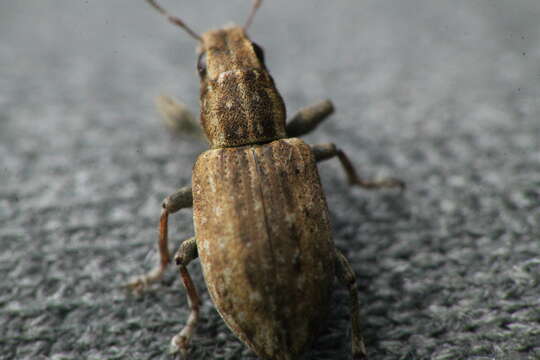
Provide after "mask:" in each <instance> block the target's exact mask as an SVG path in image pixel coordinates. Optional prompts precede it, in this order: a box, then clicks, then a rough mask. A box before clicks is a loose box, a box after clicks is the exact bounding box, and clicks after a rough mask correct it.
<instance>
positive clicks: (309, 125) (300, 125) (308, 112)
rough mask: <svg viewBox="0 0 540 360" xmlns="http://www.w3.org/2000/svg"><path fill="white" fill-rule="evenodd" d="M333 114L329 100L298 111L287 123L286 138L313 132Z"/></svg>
mask: <svg viewBox="0 0 540 360" xmlns="http://www.w3.org/2000/svg"><path fill="white" fill-rule="evenodd" d="M333 112H334V105H333V104H332V102H331V101H330V100H323V101H320V102H318V103H315V104H313V105H310V106H307V107H305V108H302V109H300V110H298V112H297V113H296V114H295V115H294V116H293V117H292V119H291V120H289V121H288V122H287V128H286V131H287V136H288V137H299V136H302V135H305V134H307V133H308V132H310V131H312V130H314V129H315V128H316V127H317V126H318V125H319V124H320V123H321V122H323V121H324V120H325V119H326V118H327V117H328V116H330V115H331V114H332V113H333Z"/></svg>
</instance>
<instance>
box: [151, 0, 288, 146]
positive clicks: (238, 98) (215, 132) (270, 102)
mask: <svg viewBox="0 0 540 360" xmlns="http://www.w3.org/2000/svg"><path fill="white" fill-rule="evenodd" d="M147 1H148V2H149V3H150V4H151V5H152V6H153V7H155V8H156V9H157V10H158V11H160V12H161V13H162V14H163V15H165V16H167V18H168V19H169V21H171V22H172V23H174V24H176V25H178V26H181V27H182V28H184V29H185V30H186V31H187V32H188V33H189V34H190V35H191V36H192V37H194V38H195V39H197V40H198V41H199V48H198V53H199V58H198V62H197V70H198V72H199V76H200V80H201V97H200V99H201V125H202V127H203V129H204V132H205V134H206V137H207V139H208V141H209V142H210V145H211V146H212V147H213V148H217V147H231V146H241V145H247V144H257V143H264V142H268V141H271V140H275V139H280V138H284V137H285V136H286V133H285V117H286V115H285V105H284V103H283V99H282V98H281V96H280V94H279V92H278V91H277V89H276V87H275V84H274V80H273V79H272V77H271V76H270V74H269V73H268V71H267V69H266V65H265V62H264V51H263V49H262V48H261V47H260V46H259V45H257V44H256V43H254V42H252V41H251V40H250V39H249V37H248V36H247V34H246V29H247V27H248V26H249V25H250V24H251V22H252V19H253V16H254V14H255V12H256V10H257V8H258V7H259V6H260V3H261V0H256V1H255V2H254V6H253V8H252V10H251V13H250V15H249V17H248V20H247V22H246V25H245V26H244V27H240V26H231V27H226V28H222V29H218V30H211V31H207V32H205V33H204V34H202V36H199V35H198V34H197V33H195V32H194V31H193V30H191V29H190V28H189V27H187V26H186V25H185V23H184V22H183V21H181V20H180V19H178V18H176V17H174V16H171V15H169V14H168V13H167V12H166V11H165V10H163V9H162V8H161V7H160V6H159V5H157V4H156V3H155V0H147Z"/></svg>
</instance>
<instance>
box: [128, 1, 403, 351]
mask: <svg viewBox="0 0 540 360" xmlns="http://www.w3.org/2000/svg"><path fill="white" fill-rule="evenodd" d="M146 1H147V2H148V3H149V4H150V5H152V6H153V7H154V8H155V9H157V10H158V11H159V12H160V13H161V14H162V15H164V16H166V17H167V18H168V20H169V21H170V22H172V23H173V24H176V25H178V26H180V27H182V28H183V29H184V30H186V31H187V32H188V33H189V34H190V35H191V36H192V37H193V38H195V39H196V40H197V41H198V42H199V47H198V53H199V58H198V63H197V71H198V73H199V77H200V85H201V88H200V105H201V115H200V123H201V125H202V128H203V130H204V134H205V136H206V138H207V140H208V142H209V145H210V149H209V150H207V151H205V152H204V153H202V154H201V155H199V157H198V158H197V160H196V163H195V165H194V167H193V173H192V185H191V186H186V187H183V188H181V189H179V190H178V191H177V192H175V193H174V194H172V195H170V196H168V197H167V198H165V200H164V201H163V204H162V210H161V217H160V221H159V232H160V235H159V240H158V248H159V252H160V262H159V264H158V266H157V267H156V268H155V269H154V270H153V271H151V272H150V273H148V274H146V275H145V276H142V277H139V278H138V279H136V280H134V281H133V282H131V283H129V284H128V286H129V287H130V288H131V289H133V290H135V291H141V290H144V289H145V288H146V287H148V286H149V284H151V283H153V282H156V281H159V280H160V279H161V278H162V276H163V274H164V271H165V269H166V267H167V265H168V264H169V263H170V262H171V259H170V255H169V250H168V230H167V228H168V219H169V215H170V214H172V213H175V212H177V211H179V210H180V209H184V208H189V207H193V220H194V228H195V236H194V237H192V238H190V239H187V240H185V241H183V242H182V243H181V245H180V248H179V250H178V251H177V253H176V255H175V257H174V260H175V262H176V264H177V265H178V266H179V272H180V277H181V279H182V281H183V283H184V286H185V288H186V291H187V296H188V300H189V301H188V303H189V304H190V315H189V317H188V320H187V323H186V324H185V326H184V327H183V329H182V330H181V331H180V332H179V333H178V334H177V335H176V336H174V337H173V339H172V342H171V347H172V349H173V350H174V351H179V352H181V353H183V354H186V353H187V350H188V346H189V343H190V339H191V337H192V335H193V332H194V330H195V327H196V324H197V321H198V318H199V307H200V303H201V302H200V299H199V296H198V294H197V291H196V288H195V286H194V284H193V281H192V279H191V277H190V274H189V272H188V269H187V266H188V264H189V263H190V262H191V261H192V260H194V259H196V258H197V257H198V258H199V259H200V263H201V266H202V270H203V276H204V279H205V282H206V285H207V288H208V291H209V293H210V296H211V298H212V300H213V302H214V304H215V306H216V308H217V310H218V312H219V314H220V315H221V317H222V318H223V320H224V321H225V323H226V324H227V325H228V327H229V328H230V329H231V331H232V332H233V333H234V334H236V335H237V336H238V338H240V339H241V340H242V341H243V342H244V343H245V344H247V346H249V347H250V348H251V349H252V350H253V351H254V352H255V353H256V354H257V355H258V356H259V357H260V358H262V359H271V360H292V359H298V358H299V356H300V354H301V353H302V352H303V350H304V349H305V348H306V346H307V345H308V344H310V343H311V342H313V341H314V340H315V339H316V337H317V335H318V334H319V331H320V330H321V326H322V324H324V321H325V318H326V317H327V314H328V309H329V306H330V304H329V300H330V295H331V290H332V287H333V279H334V277H337V278H338V280H340V282H341V283H342V284H344V285H345V286H347V287H348V291H349V297H350V311H351V319H352V321H351V322H352V355H353V358H354V359H367V353H366V348H365V345H364V341H363V338H362V334H361V319H360V308H359V301H358V290H357V285H356V277H355V274H354V271H353V269H352V267H351V265H350V264H349V262H348V260H347V259H346V258H345V256H344V255H343V254H342V253H341V252H340V251H339V250H338V249H337V248H335V247H334V244H333V240H332V236H331V230H330V221H329V215H328V209H327V204H326V200H325V196H324V193H323V189H322V187H321V181H320V179H319V174H318V172H317V163H318V162H320V161H323V160H327V159H330V158H333V157H337V158H338V159H339V161H340V162H341V164H342V166H343V168H344V170H345V172H346V174H347V177H348V181H349V183H350V184H351V185H357V186H361V187H364V188H370V189H373V188H381V187H401V188H403V186H404V183H403V182H401V181H400V180H397V179H390V178H389V179H382V180H379V181H366V180H363V179H361V178H360V177H359V176H358V175H357V173H356V171H355V169H354V167H353V165H352V164H351V162H350V161H349V159H348V157H347V155H346V154H345V153H344V152H343V151H342V150H340V149H339V148H338V147H337V146H336V145H335V144H331V143H330V144H323V145H314V146H310V145H308V144H306V143H305V142H304V141H302V140H301V139H299V138H298V137H299V136H301V135H304V134H306V133H308V132H309V131H311V130H313V129H314V128H315V127H316V126H317V125H318V124H319V123H320V122H321V121H323V120H324V119H325V118H327V117H328V115H330V114H331V113H332V112H333V110H334V109H333V105H332V103H331V102H330V101H328V100H327V101H323V102H320V103H318V104H315V105H312V106H310V107H307V108H304V109H303V110H300V111H299V112H298V113H297V114H296V115H295V116H294V117H293V118H292V119H291V120H290V121H288V122H287V121H286V112H285V105H284V102H283V99H282V98H281V95H280V94H279V92H278V91H277V89H276V86H275V84H274V80H273V78H272V77H271V76H270V74H269V72H268V70H267V68H266V64H265V59H264V51H263V49H262V48H261V47H260V46H259V45H257V44H256V43H255V42H253V41H251V40H250V39H249V37H248V35H247V33H246V32H247V29H248V27H249V25H250V24H251V22H252V19H253V16H254V14H255V12H256V10H257V8H258V7H259V6H260V3H261V1H260V0H256V1H254V5H253V7H252V10H251V12H250V15H249V17H248V20H247V22H246V24H245V25H244V26H242V27H241V26H229V27H225V28H222V29H218V30H211V31H207V32H205V33H203V34H202V36H200V35H198V34H197V33H196V32H194V31H193V30H191V28H189V27H188V26H187V25H186V24H185V23H184V22H183V21H182V20H180V19H179V18H178V17H175V16H172V15H170V14H169V13H168V12H167V11H166V10H164V9H163V8H162V7H161V6H160V5H158V4H157V3H156V2H155V0H146ZM188 118H189V117H188Z"/></svg>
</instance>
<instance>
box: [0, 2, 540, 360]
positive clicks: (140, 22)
mask: <svg viewBox="0 0 540 360" xmlns="http://www.w3.org/2000/svg"><path fill="white" fill-rule="evenodd" d="M59 4H60V3H59V2H56V1H52V0H42V1H39V2H38V1H36V2H29V1H25V2H22V1H3V2H2V3H1V5H0V20H1V21H0V39H1V43H2V46H1V47H0V69H1V71H0V85H1V86H0V245H1V249H2V250H1V251H0V274H1V276H0V359H6V360H7V359H55V360H60V359H169V358H170V357H169V355H167V351H168V346H169V342H170V339H171V338H172V336H173V335H174V334H176V333H177V332H178V331H179V330H180V329H181V326H182V324H183V323H184V322H185V321H186V318H187V315H188V308H187V303H186V297H185V291H184V290H183V288H182V284H181V282H180V281H179V279H178V273H177V272H176V271H174V269H173V268H172V267H171V269H170V271H169V272H168V273H167V274H166V276H165V279H164V281H163V282H162V283H161V284H159V285H158V286H155V287H154V288H153V289H152V290H151V291H149V292H148V293H146V294H145V295H143V296H139V297H137V296H130V295H128V294H127V293H126V292H125V291H124V290H123V289H122V287H121V285H122V284H123V283H125V282H127V281H128V280H130V279H131V278H132V277H134V276H137V275H140V274H143V273H144V272H146V271H148V270H150V269H151V268H152V267H153V266H154V264H155V263H156V262H157V259H158V254H157V252H156V250H155V242H156V238H157V223H158V218H159V211H160V203H161V200H162V199H163V198H164V197H165V196H166V195H168V194H170V193H172V192H173V191H174V190H175V189H177V188H179V187H181V186H184V185H186V184H189V182H190V181H191V167H192V165H193V163H194V160H195V158H196V157H197V155H198V154H199V153H201V152H202V151H203V150H205V149H206V146H205V144H203V143H201V142H200V141H198V140H196V139H193V138H190V137H173V136H171V135H170V134H168V133H167V130H166V129H165V127H164V126H163V125H162V124H161V123H160V121H159V117H158V115H157V113H156V111H155V109H154V105H153V99H154V97H156V96H157V95H159V94H160V93H165V94H169V95H173V96H175V97H177V98H180V99H181V100H182V101H183V102H185V103H186V104H187V105H188V106H189V107H190V108H192V109H193V111H198V110H197V109H198V92H199V88H198V86H199V85H198V78H197V74H196V62H197V57H196V54H195V47H196V43H195V41H194V40H193V39H192V38H191V37H189V36H188V35H187V34H185V33H184V32H183V31H182V30H181V29H179V28H175V27H174V26H172V25H171V24H169V23H167V22H166V21H165V19H164V18H162V17H161V16H160V15H159V14H158V13H157V12H155V11H154V10H152V9H151V8H150V7H149V6H148V5H147V4H145V2H144V1H142V0H141V1H127V0H124V1H104V0H94V1H69V2H67V1H65V2H62V3H61V6H59ZM162 5H163V6H164V7H166V8H168V9H170V11H171V12H172V13H174V14H177V15H179V16H180V17H181V18H182V19H183V20H185V21H186V23H188V24H189V25H190V26H191V27H193V28H194V29H195V30H196V31H204V30H206V29H210V28H216V27H219V26H222V25H223V24H226V23H227V22H230V21H234V22H236V23H240V24H241V23H243V22H244V21H245V17H246V16H247V13H248V9H249V6H251V2H250V1H248V0H228V1H209V0H204V1H180V2H179V1H176V2H175V1H163V4H162ZM539 18H540V3H539V2H538V1H537V0H519V1H513V2H508V1H503V0H493V1H488V0H485V1H453V0H452V1H451V0H442V1H436V2H433V1H427V0H411V1H399V0H390V1H379V0H366V1H355V0H345V1H339V2H336V1H323V0H312V1H309V0H295V1H286V0H273V1H266V2H263V5H262V7H261V9H260V11H259V13H258V14H257V16H256V17H255V19H254V23H253V25H252V27H251V29H250V30H249V33H250V36H251V37H252V39H253V40H254V41H256V42H257V43H258V44H259V45H260V46H261V47H263V48H264V49H265V52H266V59H267V64H268V68H269V69H270V72H271V73H272V75H273V77H274V79H275V81H276V84H277V87H278V89H279V90H280V91H281V94H282V96H283V98H284V100H285V103H286V105H287V110H288V114H289V116H292V115H293V113H294V112H295V111H296V110H297V109H299V108H301V107H303V106H306V105H308V104H310V103H314V102H316V101H319V100H322V99H325V98H331V99H332V100H333V101H334V104H335V106H336V114H335V115H333V116H332V117H331V118H329V119H328V120H327V121H325V122H324V123H323V124H322V125H321V126H319V128H318V129H317V130H316V131H315V132H313V133H312V134H310V135H308V136H306V137H304V139H305V141H306V142H308V143H310V144H317V143H327V142H335V143H336V144H337V145H338V146H339V147H340V148H342V149H343V150H344V151H345V152H346V153H347V154H348V156H349V157H350V158H351V160H352V161H353V162H354V164H355V165H356V166H357V168H358V170H359V173H360V174H362V175H363V176H364V177H366V178H377V177H379V178H380V177H386V176H392V177H398V178H401V179H403V180H404V181H406V183H407V185H408V187H407V190H406V191H405V192H404V193H402V194H400V193H399V191H394V190H380V191H366V190H362V189H357V188H349V187H348V185H347V184H346V177H345V174H344V173H343V172H342V169H341V167H340V165H339V162H338V161H337V160H329V161H326V162H324V163H322V164H321V165H320V166H319V169H320V173H321V177H322V182H323V187H324V189H325V192H326V196H327V200H328V204H329V208H330V212H331V222H332V227H333V234H334V242H335V244H336V246H337V247H338V248H339V249H341V250H342V251H343V252H344V253H345V255H346V256H347V258H348V259H349V260H350V262H351V264H352V266H353V268H354V270H355V272H356V274H357V277H358V287H359V290H360V299H361V303H362V314H363V321H364V333H365V338H366V345H367V347H368V351H369V354H370V356H371V357H370V359H372V360H398V359H399V360H420V359H435V360H450V359H452V360H453V359H475V360H488V359H497V360H514V359H516V360H535V359H540V225H539V224H540V140H539V138H540V102H539V100H538V99H540V87H539V84H540V67H539V63H540V62H539V61H538V59H539V58H540V46H539V44H540V23H539V22H538V19H539ZM191 215H192V214H191V211H190V210H182V211H180V212H179V213H177V214H175V215H174V216H172V217H171V219H170V231H169V233H170V239H171V249H173V248H176V247H177V246H178V244H179V243H180V241H181V240H183V239H186V238H189V237H190V236H192V234H193V223H192V218H191ZM189 268H190V271H191V273H192V275H193V277H194V281H195V282H196V285H197V288H198V289H199V292H200V293H201V296H202V299H203V304H202V307H201V320H200V324H199V327H198V329H197V332H196V335H195V337H194V339H193V344H192V345H193V346H192V350H191V353H190V354H191V357H190V359H194V360H198V359H255V357H254V356H253V354H252V353H251V352H249V350H247V348H246V347H245V346H244V345H243V344H242V343H240V342H239V341H238V340H237V339H236V338H235V337H234V335H232V333H231V332H230V331H229V330H228V329H227V327H226V326H225V324H224V322H223V321H222V320H221V318H220V317H219V315H218V314H217V312H216V311H215V309H214V307H213V305H212V303H211V301H210V299H209V295H208V292H207V290H206V288H205V285H204V282H203V279H202V275H201V270H200V264H199V262H198V260H197V261H195V262H194V263H193V264H192V265H190V267H189ZM350 357H351V354H350V318H349V311H348V297H347V290H346V289H345V288H344V287H342V286H340V285H339V284H338V283H337V282H336V291H335V293H334V295H333V299H332V307H331V310H330V318H329V321H328V324H327V326H326V330H325V331H324V332H323V333H322V334H321V336H320V338H319V339H318V340H317V341H316V343H315V344H313V346H312V347H311V348H310V349H308V351H307V353H306V356H305V359H314V360H330V359H331V360H340V359H350Z"/></svg>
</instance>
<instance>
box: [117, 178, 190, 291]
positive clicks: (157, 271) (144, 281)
mask: <svg viewBox="0 0 540 360" xmlns="http://www.w3.org/2000/svg"><path fill="white" fill-rule="evenodd" d="M191 206H193V194H192V190H191V186H184V187H183V188H181V189H179V190H178V191H176V192H175V193H174V194H172V195H170V196H167V197H166V198H165V200H163V203H162V205H161V207H162V209H161V216H160V219H159V238H158V249H159V255H160V260H159V263H158V265H157V266H156V267H155V268H154V269H153V270H151V271H150V272H149V273H147V274H146V275H143V276H141V277H138V278H137V279H135V280H133V281H131V282H129V283H128V284H126V286H127V287H128V288H129V289H131V290H133V291H135V292H141V291H144V290H145V289H146V288H148V286H150V285H151V284H152V283H154V282H157V281H160V280H161V278H162V277H163V273H164V272H165V269H166V268H167V265H169V263H170V255H169V244H168V243H169V240H168V222H169V214H173V213H175V212H177V211H178V210H180V209H184V208H187V207H191Z"/></svg>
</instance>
